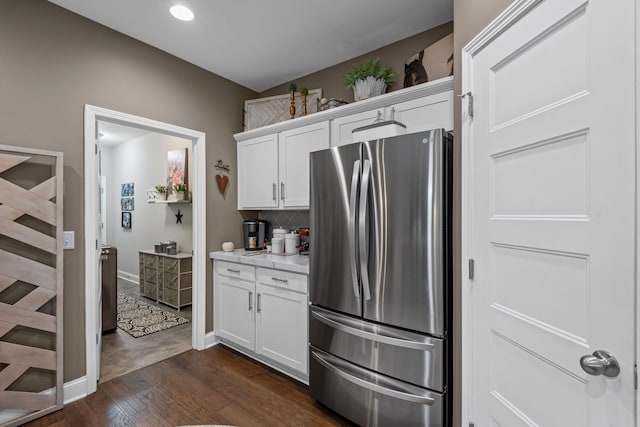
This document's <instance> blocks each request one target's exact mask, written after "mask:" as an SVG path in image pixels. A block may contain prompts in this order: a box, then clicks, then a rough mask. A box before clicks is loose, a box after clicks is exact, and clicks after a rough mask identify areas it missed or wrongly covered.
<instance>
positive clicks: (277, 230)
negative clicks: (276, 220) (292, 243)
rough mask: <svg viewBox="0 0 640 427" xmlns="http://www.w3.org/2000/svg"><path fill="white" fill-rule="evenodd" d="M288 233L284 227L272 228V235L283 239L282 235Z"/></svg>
mask: <svg viewBox="0 0 640 427" xmlns="http://www.w3.org/2000/svg"><path fill="white" fill-rule="evenodd" d="M287 234H289V230H287V229H286V228H274V229H273V237H282V238H283V239H284V237H285V236H286V235H287Z"/></svg>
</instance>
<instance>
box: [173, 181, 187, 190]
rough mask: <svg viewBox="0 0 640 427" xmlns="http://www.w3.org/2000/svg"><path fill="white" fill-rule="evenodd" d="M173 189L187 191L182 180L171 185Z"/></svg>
mask: <svg viewBox="0 0 640 427" xmlns="http://www.w3.org/2000/svg"><path fill="white" fill-rule="evenodd" d="M173 189H174V190H176V191H187V184H185V183H184V182H179V183H177V184H176V185H174V186H173Z"/></svg>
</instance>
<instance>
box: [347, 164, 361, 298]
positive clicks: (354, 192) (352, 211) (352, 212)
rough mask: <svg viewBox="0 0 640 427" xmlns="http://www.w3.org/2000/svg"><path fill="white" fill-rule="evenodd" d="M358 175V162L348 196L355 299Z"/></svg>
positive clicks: (356, 285) (358, 296) (356, 287)
mask: <svg viewBox="0 0 640 427" xmlns="http://www.w3.org/2000/svg"><path fill="white" fill-rule="evenodd" d="M359 175H360V160H356V161H355V162H353V174H352V175H351V193H350V194H349V231H348V235H349V252H351V253H350V256H349V260H350V264H351V282H352V284H353V294H354V295H355V297H356V299H359V298H360V290H359V289H358V271H357V266H356V257H357V254H358V253H357V250H356V200H357V197H358V176H359Z"/></svg>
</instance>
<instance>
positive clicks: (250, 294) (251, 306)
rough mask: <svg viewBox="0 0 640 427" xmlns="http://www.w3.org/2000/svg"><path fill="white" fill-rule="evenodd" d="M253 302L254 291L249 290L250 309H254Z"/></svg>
mask: <svg viewBox="0 0 640 427" xmlns="http://www.w3.org/2000/svg"><path fill="white" fill-rule="evenodd" d="M252 302H253V292H249V311H251V310H253V305H252V304H251V303H252Z"/></svg>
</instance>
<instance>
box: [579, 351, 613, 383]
mask: <svg viewBox="0 0 640 427" xmlns="http://www.w3.org/2000/svg"><path fill="white" fill-rule="evenodd" d="M580 366H581V367H582V370H583V371H585V372H586V373H587V374H589V375H596V376H597V375H604V376H605V377H609V378H615V377H617V376H618V374H620V365H619V364H618V361H617V360H616V358H615V357H613V356H612V355H611V353H609V352H607V351H604V350H596V351H594V352H593V354H587V355H584V356H582V357H581V358H580Z"/></svg>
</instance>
